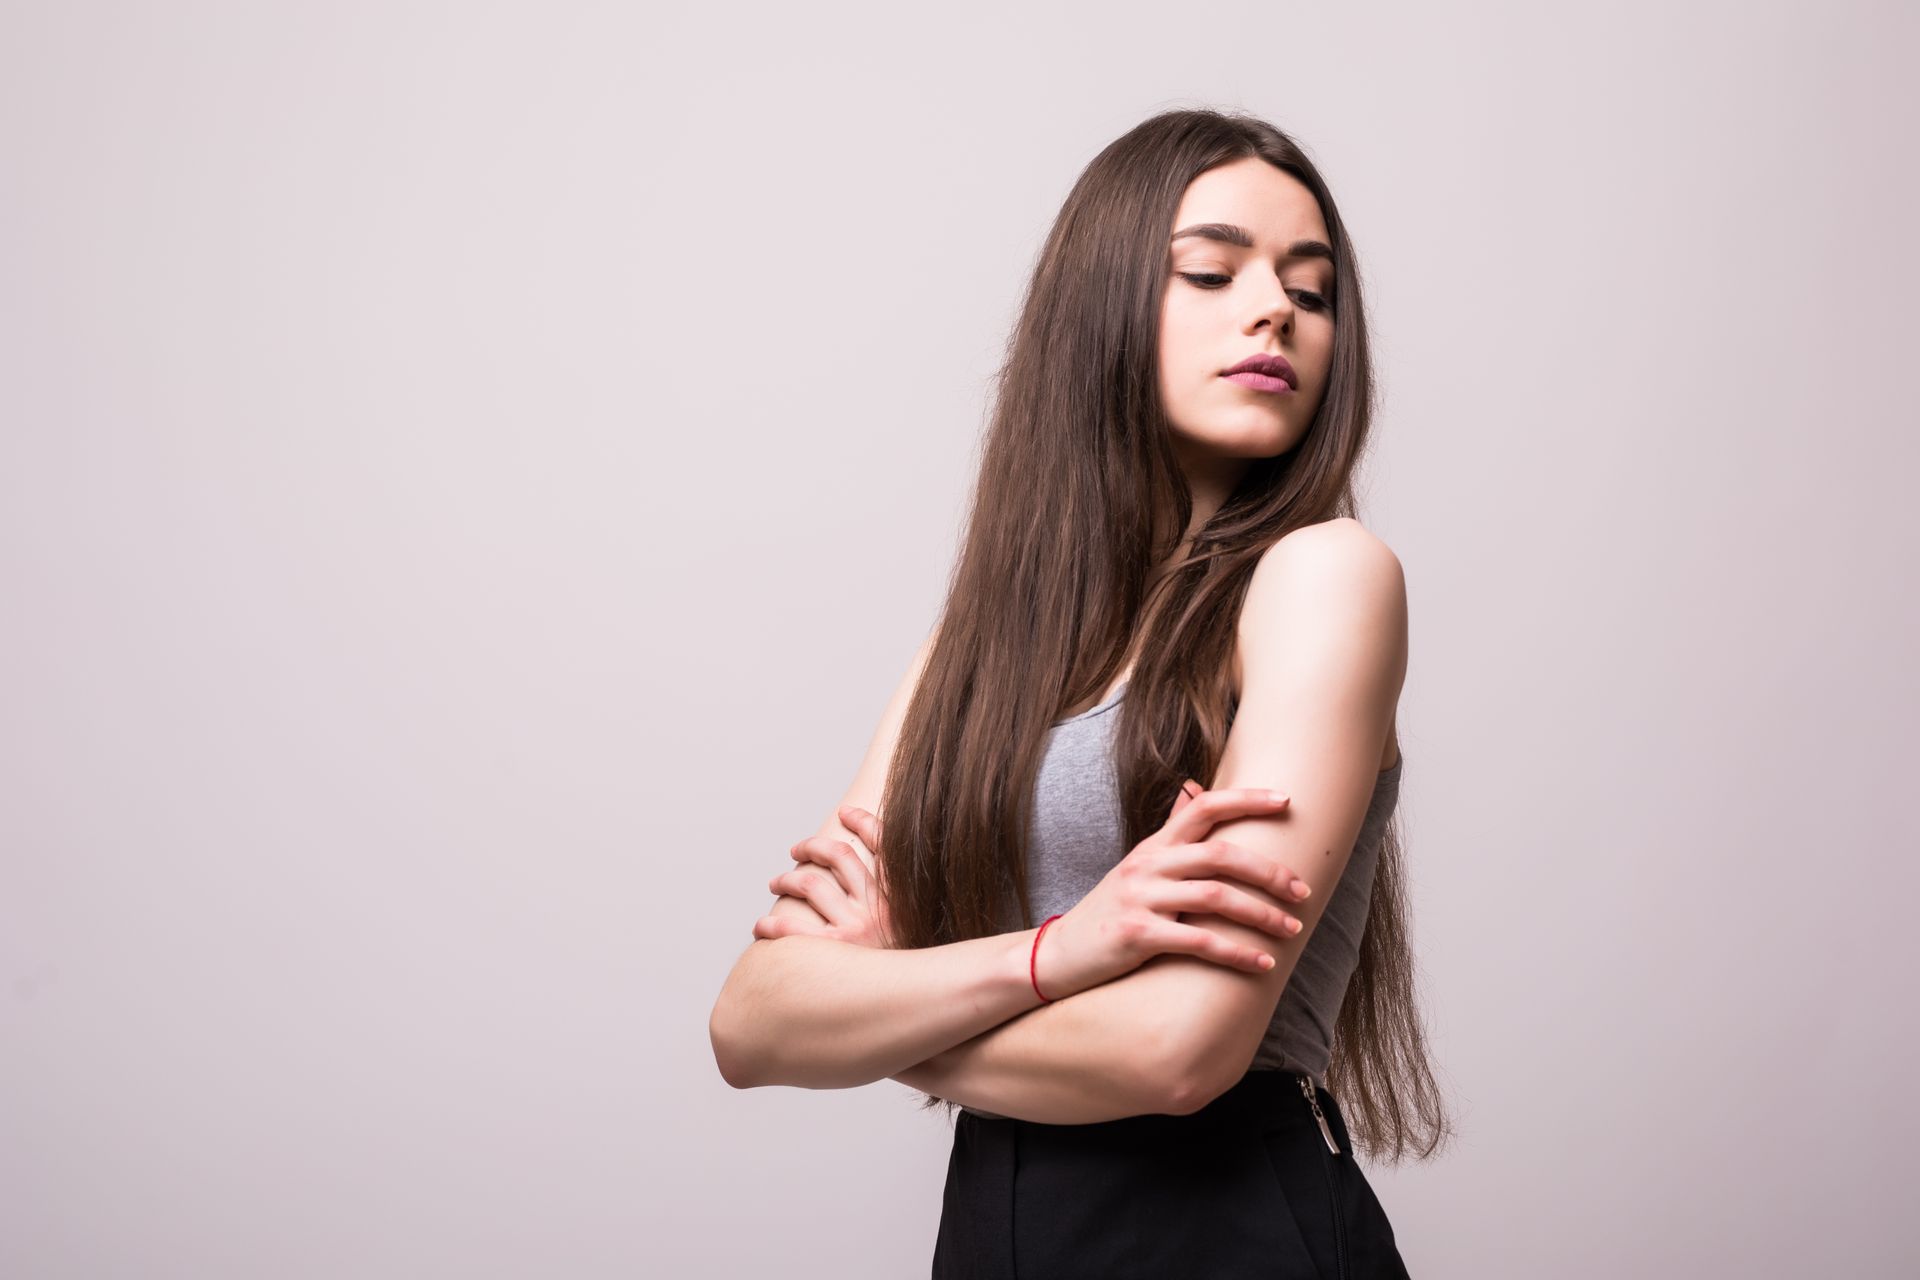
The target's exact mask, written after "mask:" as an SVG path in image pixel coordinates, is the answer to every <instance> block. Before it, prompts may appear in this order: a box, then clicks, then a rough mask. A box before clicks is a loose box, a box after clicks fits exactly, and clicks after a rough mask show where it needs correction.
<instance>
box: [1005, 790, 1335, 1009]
mask: <svg viewBox="0 0 1920 1280" xmlns="http://www.w3.org/2000/svg"><path fill="white" fill-rule="evenodd" d="M1188 788H1191V791H1189V789H1188ZM1287 803H1288V801H1287V797H1286V796H1283V795H1281V794H1279V793H1278V792H1274V791H1267V790H1264V789H1262V788H1257V787H1244V788H1239V789H1236V790H1231V791H1201V790H1200V786H1199V784H1198V783H1196V782H1192V781H1189V782H1188V783H1187V784H1186V786H1184V787H1182V788H1181V793H1180V796H1179V797H1178V798H1176V799H1175V800H1174V803H1173V810H1172V813H1171V814H1170V815H1169V816H1168V818H1167V822H1166V825H1165V826H1163V827H1161V828H1160V830H1158V831H1156V832H1154V833H1153V834H1152V835H1150V836H1148V837H1147V838H1146V839H1145V840H1142V841H1141V842H1140V843H1139V844H1137V845H1135V846H1134V847H1133V850H1132V851H1131V852H1130V853H1128V854H1127V856H1126V857H1125V858H1122V859H1121V860H1120V862H1119V863H1118V865H1116V866H1115V867H1114V868H1113V870H1111V871H1109V872H1107V874H1106V876H1105V877H1104V878H1103V879H1102V880H1101V881H1100V883H1099V884H1096V885H1095V886H1094V887H1093V888H1092V889H1091V890H1090V891H1088V893H1087V896H1086V897H1084V898H1082V899H1081V900H1080V901H1079V902H1077V903H1075V904H1074V905H1073V907H1072V909H1070V910H1069V911H1067V912H1066V913H1065V914H1063V915H1062V916H1061V917H1060V918H1059V919H1058V920H1055V921H1054V922H1053V923H1052V924H1051V925H1050V926H1048V928H1047V932H1046V934H1045V936H1044V937H1043V938H1042V939H1041V940H1040V945H1039V947H1038V949H1037V952H1036V954H1035V959H1034V969H1035V976H1036V979H1037V981H1038V982H1039V984H1040V989H1041V990H1042V991H1044V992H1045V993H1046V994H1047V997H1048V998H1049V999H1052V1000H1058V999H1060V998H1062V997H1064V996H1069V995H1073V994H1074V993H1076V992H1080V991H1085V990H1086V989H1088V988H1089V987H1097V986H1099V985H1100V984H1101V983H1103V982H1107V981H1109V980H1111V979H1113V978H1117V977H1119V976H1120V975H1121V974H1123V973H1127V972H1129V971H1131V970H1133V969H1136V968H1138V967H1139V966H1140V965H1141V964H1143V963H1145V962H1146V961H1147V960H1148V959H1150V958H1151V957H1153V956H1155V955H1159V954H1161V953H1163V952H1178V953H1181V954H1184V955H1191V956H1198V957H1199V958H1200V959H1202V960H1209V961H1212V962H1213V963H1215V964H1223V965H1226V966H1227V967H1229V968H1232V969H1240V970H1243V971H1245V972H1247V973H1265V972H1266V971H1267V970H1268V969H1271V968H1272V967H1273V957H1271V956H1270V955H1268V954H1267V953H1265V952H1263V951H1260V950H1258V949H1257V948H1253V947H1245V946H1241V945H1239V944H1238V943H1234V942H1228V941H1227V940H1225V939H1223V938H1220V937H1218V936H1217V935H1215V934H1213V933H1210V932H1208V931H1207V930H1205V929H1202V928H1200V927H1199V926H1198V925H1191V924H1181V923H1180V922H1179V919H1178V917H1179V915H1180V913H1181V912H1183V911H1184V912H1188V913H1211V914H1214V915H1220V916H1225V917H1226V918H1227V919H1229V920H1238V921H1240V922H1241V923H1242V924H1249V925H1252V926H1253V927H1254V928H1256V929H1259V930H1261V931H1262V932H1264V933H1270V934H1273V935H1274V936H1276V937H1280V938H1291V937H1292V936H1294V934H1296V933H1298V932H1299V931H1300V921H1299V920H1297V919H1296V918H1294V917H1293V916H1291V915H1289V914H1287V913H1286V912H1284V911H1281V910H1279V909H1277V908H1275V907H1273V906H1271V905H1270V904H1268V903H1267V902H1265V901H1263V900H1261V899H1260V898H1257V897H1255V896H1254V895H1253V894H1251V893H1248V892H1247V891H1246V890H1245V889H1244V888H1235V887H1234V886H1233V885H1232V884H1231V883H1228V882H1226V881H1223V880H1221V879H1214V878H1212V877H1226V878H1228V879H1229V880H1239V881H1241V882H1242V883H1244V884H1251V885H1257V886H1259V887H1260V888H1262V889H1264V890H1266V891H1267V892H1269V893H1271V894H1273V895H1274V896H1275V897H1277V898H1282V899H1291V900H1293V901H1299V900H1300V899H1302V898H1305V897H1306V896H1307V892H1308V889H1307V885H1306V882H1305V881H1303V880H1299V879H1296V878H1295V876H1294V874H1293V872H1292V870H1291V869H1290V868H1287V867H1283V866H1281V865H1280V864H1279V863H1277V862H1276V861H1274V860H1273V859H1272V858H1271V857H1269V856H1267V855H1266V854H1261V853H1254V852H1252V851H1251V850H1247V849H1243V848H1241V847H1239V846H1238V845H1235V844H1230V843H1228V842H1227V841H1225V840H1209V839H1207V838H1206V835H1207V832H1209V831H1211V830H1212V829H1213V828H1214V826H1215V825H1217V824H1218V823H1221V822H1224V821H1226V820H1228V819H1232V818H1242V817H1249V816H1253V815H1271V814H1275V813H1279V812H1281V811H1283V810H1284V809H1285V808H1286V806H1287Z"/></svg>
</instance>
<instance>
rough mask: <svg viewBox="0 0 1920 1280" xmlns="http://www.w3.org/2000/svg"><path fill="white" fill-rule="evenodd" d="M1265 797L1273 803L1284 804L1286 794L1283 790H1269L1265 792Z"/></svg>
mask: <svg viewBox="0 0 1920 1280" xmlns="http://www.w3.org/2000/svg"><path fill="white" fill-rule="evenodd" d="M1267 797H1268V798H1269V799H1271V800H1272V801H1273V802H1274V803H1275V804H1285V803H1286V802H1287V794H1286V792H1284V791H1269V792H1267Z"/></svg>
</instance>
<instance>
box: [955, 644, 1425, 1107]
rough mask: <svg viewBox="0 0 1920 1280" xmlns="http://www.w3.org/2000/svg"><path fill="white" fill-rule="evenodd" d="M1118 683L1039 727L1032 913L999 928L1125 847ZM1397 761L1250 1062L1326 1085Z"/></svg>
mask: <svg viewBox="0 0 1920 1280" xmlns="http://www.w3.org/2000/svg"><path fill="white" fill-rule="evenodd" d="M1125 693H1126V685H1125V683H1124V682H1123V683H1122V684H1121V685H1120V686H1119V687H1118V688H1116V689H1115V690H1114V691H1113V692H1112V693H1111V694H1109V695H1108V696H1107V700H1106V701H1105V702H1102V703H1100V704H1099V705H1098V706H1095V707H1091V708H1089V709H1088V710H1086V711H1082V712H1081V713H1080V714H1079V715H1077V716H1068V717H1067V718H1066V719H1064V720H1061V721H1058V722H1056V723H1055V724H1054V725H1053V726H1052V727H1051V728H1050V729H1048V730H1047V745H1046V748H1045V751H1044V752H1043V754H1042V756H1041V760H1040V771H1039V776H1038V777H1037V778H1036V779H1035V781H1034V807H1033V825H1032V827H1031V828H1030V835H1029V839H1028V841H1027V885H1028V890H1029V893H1030V894H1031V896H1032V899H1033V908H1034V914H1033V916H1032V917H1030V918H1029V919H1028V920H1027V921H1026V922H1025V923H1024V924H1023V923H1020V922H1018V921H1016V920H1013V919H1007V920H1004V921H1002V926H1003V930H1004V931H1006V932H1014V931H1017V930H1019V929H1031V928H1033V927H1034V926H1035V925H1037V924H1038V923H1039V922H1040V921H1042V920H1045V919H1046V918H1047V917H1048V916H1051V915H1054V914H1056V913H1059V912H1064V911H1066V910H1067V909H1068V908H1069V907H1071V906H1073V904H1074V903H1076V902H1078V901H1080V899H1082V898H1084V897H1085V896H1086V895H1087V894H1088V892H1089V891H1091V890H1092V889H1093V887H1094V886H1095V885H1097V884H1099V883H1100V881H1101V880H1102V879H1103V878H1104V877H1105V876H1106V874H1107V872H1109V871H1111V870H1113V868H1114V867H1115V866H1116V865H1118V863H1119V862H1120V860H1121V859H1122V858H1124V857H1126V855H1127V853H1128V850H1127V849H1126V848H1124V847H1123V845H1124V842H1125V838H1126V837H1125V835H1124V832H1123V831H1122V825H1121V818H1120V780H1119V772H1118V770H1117V768H1116V766H1115V763H1114V758H1113V726H1114V725H1115V724H1117V723H1118V722H1119V717H1118V716H1116V715H1113V714H1111V713H1112V712H1113V710H1114V708H1115V707H1117V706H1119V704H1120V699H1121V697H1122V696H1123V695H1124V694H1125ZM1405 763H1406V754H1405V752H1402V753H1401V755H1400V758H1399V759H1397V760H1395V761H1394V762H1393V766H1392V767H1391V768H1389V769H1383V770H1381V771H1380V773H1379V774H1378V775H1377V777H1376V779H1375V781H1374V784H1373V799H1372V800H1371V801H1370V802H1369V804H1368V806H1367V816H1366V819H1365V821H1364V822H1363V823H1362V824H1361V827H1360V834H1359V836H1358V837H1357V838H1356V839H1355V841H1354V846H1353V854H1352V856H1351V857H1350V858H1349V859H1348V861H1347V867H1346V870H1345V871H1343V872H1341V874H1340V879H1339V881H1338V882H1337V883H1336V884H1335V885H1334V888H1333V896H1332V897H1331V898H1329V899H1328V901H1327V905H1326V909H1325V910H1324V911H1323V912H1322V913H1321V916H1320V920H1319V923H1317V924H1315V925H1314V927H1313V933H1312V935H1311V936H1309V937H1308V938H1307V944H1306V946H1305V947H1303V948H1302V949H1301V952H1300V958H1299V960H1298V961H1297V962H1296V963H1295V965H1294V970H1293V973H1292V975H1291V976H1290V977H1289V978H1288V979H1287V985H1286V988H1285V989H1284V990H1283V991H1282V992H1281V995H1280V1001H1279V1003H1278V1004H1277V1005H1276V1006H1275V1007H1274V1011H1273V1017H1272V1019H1271V1020H1270V1021H1269V1022H1268V1023H1267V1032H1266V1035H1265V1036H1263V1037H1262V1038H1261V1040H1260V1046H1259V1048H1258V1049H1257V1050H1256V1051H1255V1052H1254V1056H1253V1064H1252V1068H1251V1069H1252V1070H1255V1071H1295V1072H1302V1073H1304V1074H1306V1075H1309V1076H1311V1077H1312V1078H1313V1081H1314V1083H1315V1084H1317V1085H1320V1086H1321V1087H1322V1088H1325V1087H1326V1083H1327V1065H1328V1063H1329V1062H1331V1061H1332V1057H1333V1026H1334V1021H1335V1019H1336V1018H1337V1017H1338V1016H1339V1013H1340V1004H1341V1001H1342V1000H1344V999H1345V997H1346V991H1347V981H1348V979H1350V978H1351V977H1352V976H1353V971H1354V968H1355V967H1356V966H1357V965H1358V963H1359V960H1360V935H1361V934H1362V933H1363V932H1364V931H1365V928H1366V922H1367V907H1368V905H1369V904H1370V903H1371V902H1372V898H1373V873H1374V869H1375V866H1376V865H1377V857H1378V854H1379V851H1380V841H1381V838H1382V836H1383V835H1384V834H1385V831H1386V827H1387V820H1388V819H1389V818H1390V817H1391V816H1392V814H1393V810H1394V806H1395V804H1396V803H1397V801H1398V798H1399V794H1400V766H1401V765H1403V764H1405ZM1015 909H1016V910H1017V907H1016V908H1015ZM961 1109H962V1110H965V1111H970V1112H972V1113H973V1114H974V1115H977V1116H982V1117H985V1118H987V1119H990V1120H999V1119H1004V1118H1005V1117H1003V1116H1000V1115H997V1114H996V1113H994V1112H992V1111H984V1110H982V1109H980V1108H978V1107H969V1106H966V1105H965V1104H962V1108H961Z"/></svg>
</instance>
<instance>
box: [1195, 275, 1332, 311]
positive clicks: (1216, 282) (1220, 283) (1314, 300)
mask: <svg viewBox="0 0 1920 1280" xmlns="http://www.w3.org/2000/svg"><path fill="white" fill-rule="evenodd" d="M1178 274H1179V276H1180V278H1181V279H1182V280H1185V281H1186V282H1187V283H1188V284H1190V285H1192V286H1193V287H1194V288H1196V289H1224V288H1225V287H1226V286H1227V285H1229V284H1231V283H1232V282H1233V277H1231V276H1223V275H1220V274H1218V273H1217V272H1212V271H1182V272H1179V273H1178ZM1209 281H1211V282H1213V283H1208V282H1209ZM1294 297H1296V298H1299V299H1300V305H1301V306H1303V307H1305V308H1306V309H1307V310H1309V311H1326V310H1329V309H1330V306H1329V304H1328V302H1327V300H1326V299H1325V298H1324V297H1322V296H1320V295H1319V294H1317V293H1314V292H1313V291H1312V290H1310V289H1296V290H1294Z"/></svg>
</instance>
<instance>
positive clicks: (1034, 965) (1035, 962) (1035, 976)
mask: <svg viewBox="0 0 1920 1280" xmlns="http://www.w3.org/2000/svg"><path fill="white" fill-rule="evenodd" d="M1059 918H1060V917H1059V916H1058V915H1051V916H1048V917H1047V918H1046V919H1045V920H1043V921H1041V922H1040V932H1039V933H1036V934H1034V935H1033V954H1032V955H1031V956H1029V957H1027V977H1029V978H1030V979H1032V980H1033V994H1035V995H1037V996H1039V997H1040V1003H1042V1004H1052V1003H1053V1001H1051V1000H1049V999H1048V998H1047V997H1046V995H1045V994H1044V993H1042V992H1041V990H1040V939H1041V938H1042V937H1044V936H1045V934H1046V932H1047V926H1048V925H1050V924H1052V923H1053V922H1054V921H1055V920H1058V919H1059Z"/></svg>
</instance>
